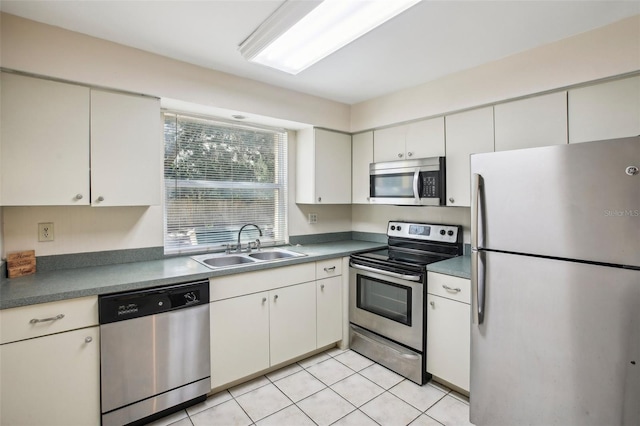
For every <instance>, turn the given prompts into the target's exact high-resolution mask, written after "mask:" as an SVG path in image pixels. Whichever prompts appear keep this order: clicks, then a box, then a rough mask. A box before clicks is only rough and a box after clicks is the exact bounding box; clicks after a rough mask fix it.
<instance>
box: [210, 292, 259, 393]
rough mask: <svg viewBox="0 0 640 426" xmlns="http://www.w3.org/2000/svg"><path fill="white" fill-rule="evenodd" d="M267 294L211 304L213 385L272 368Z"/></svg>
mask: <svg viewBox="0 0 640 426" xmlns="http://www.w3.org/2000/svg"><path fill="white" fill-rule="evenodd" d="M267 297H268V293H266V292H264V293H256V294H250V295H247V296H240V297H234V298H232V299H226V300H220V301H217V302H212V303H211V387H212V388H215V387H218V386H221V385H224V384H226V383H230V382H232V381H234V380H238V379H241V378H243V377H246V376H248V375H250V374H253V373H255V372H257V371H260V370H264V369H265V368H268V367H269V302H268V299H267Z"/></svg>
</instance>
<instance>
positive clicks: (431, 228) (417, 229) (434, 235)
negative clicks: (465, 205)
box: [351, 221, 463, 273]
mask: <svg viewBox="0 0 640 426" xmlns="http://www.w3.org/2000/svg"><path fill="white" fill-rule="evenodd" d="M414 234H415V235H414ZM387 236H388V244H389V245H388V246H387V249H386V250H376V251H370V252H364V253H357V254H353V255H351V261H352V262H353V263H355V264H360V265H363V266H369V267H372V268H378V269H384V270H387V271H393V272H405V271H406V272H412V273H424V272H425V271H426V267H427V265H428V264H431V263H434V262H439V261H441V260H446V259H450V258H452V257H456V256H460V255H462V254H463V244H462V227H460V226H457V225H429V224H425V223H409V222H401V221H391V222H389V224H388V226H387Z"/></svg>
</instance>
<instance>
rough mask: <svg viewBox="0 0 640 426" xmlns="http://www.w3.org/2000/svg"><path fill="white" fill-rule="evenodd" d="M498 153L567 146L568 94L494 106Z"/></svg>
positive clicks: (555, 94)
mask: <svg viewBox="0 0 640 426" xmlns="http://www.w3.org/2000/svg"><path fill="white" fill-rule="evenodd" d="M494 111H495V138H496V143H495V150H496V151H506V150H510V149H521V148H536V147H540V146H549V145H562V144H566V143H567V92H558V93H552V94H550V95H544V96H536V97H533V98H528V99H523V100H520V101H514V102H508V103H504V104H499V105H496V106H495V109H494Z"/></svg>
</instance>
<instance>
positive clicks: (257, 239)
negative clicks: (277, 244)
mask: <svg viewBox="0 0 640 426" xmlns="http://www.w3.org/2000/svg"><path fill="white" fill-rule="evenodd" d="M255 249H256V251H260V238H256V242H255Z"/></svg>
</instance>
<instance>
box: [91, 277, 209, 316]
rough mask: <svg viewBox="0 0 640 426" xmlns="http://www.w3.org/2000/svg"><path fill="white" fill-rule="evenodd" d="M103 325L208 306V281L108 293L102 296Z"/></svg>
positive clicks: (100, 303)
mask: <svg viewBox="0 0 640 426" xmlns="http://www.w3.org/2000/svg"><path fill="white" fill-rule="evenodd" d="M98 303H99V315H100V324H108V323H112V322H116V321H124V320H128V319H133V318H139V317H144V316H147V315H155V314H161V313H163V312H169V311H173V310H176V309H182V308H188V307H191V306H196V305H202V304H204V303H209V281H208V280H202V281H197V282H189V283H184V284H176V285H172V286H166V287H158V288H151V289H145V290H136V291H129V292H124V293H116V294H108V295H104V296H100V297H99V302H98Z"/></svg>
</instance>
